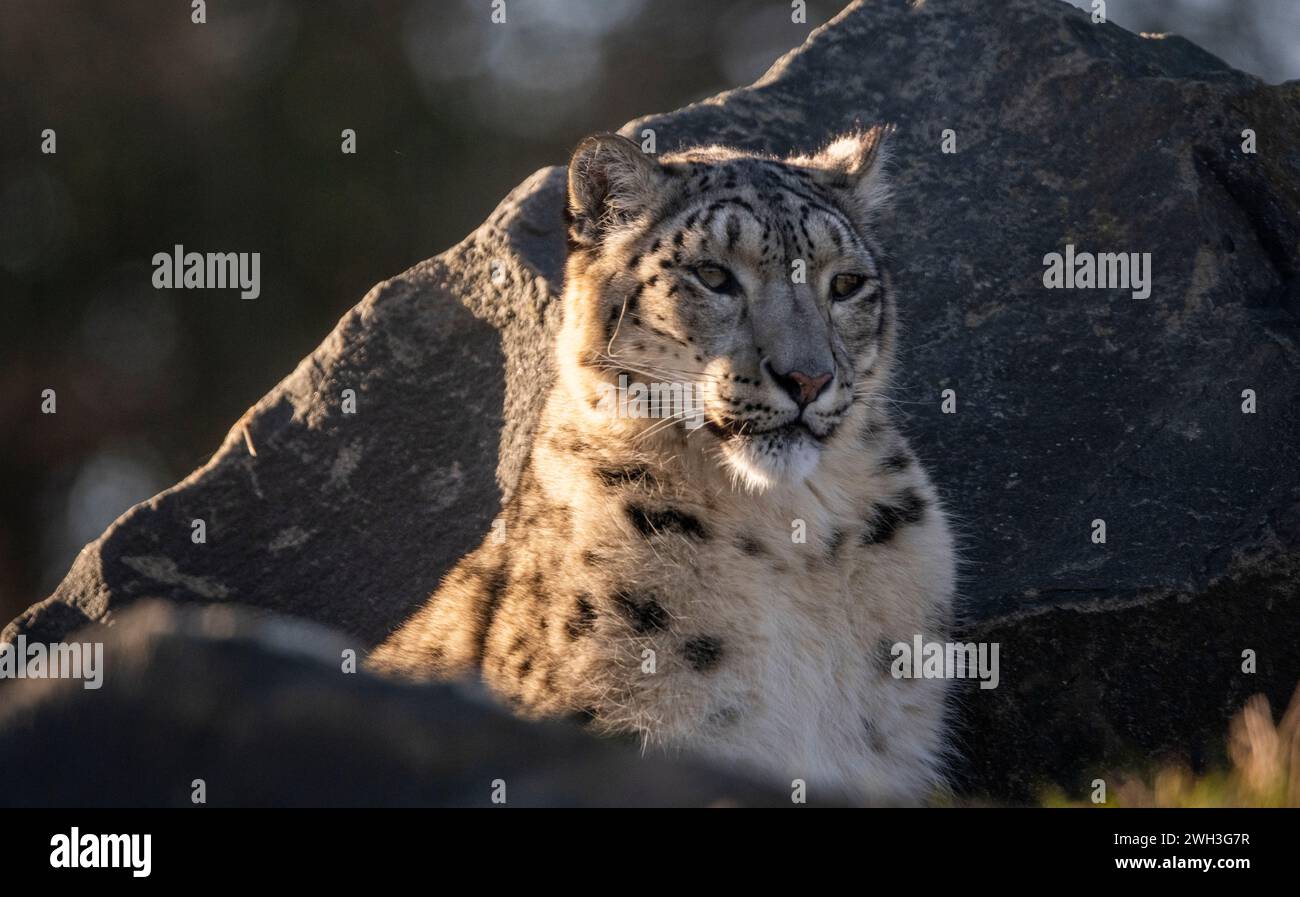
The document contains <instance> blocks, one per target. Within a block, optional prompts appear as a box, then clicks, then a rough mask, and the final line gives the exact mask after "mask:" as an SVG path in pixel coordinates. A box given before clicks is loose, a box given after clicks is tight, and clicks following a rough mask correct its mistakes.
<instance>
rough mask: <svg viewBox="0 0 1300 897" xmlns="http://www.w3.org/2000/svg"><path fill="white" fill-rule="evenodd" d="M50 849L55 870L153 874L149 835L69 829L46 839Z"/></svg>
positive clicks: (151, 836) (150, 837) (74, 827)
mask: <svg viewBox="0 0 1300 897" xmlns="http://www.w3.org/2000/svg"><path fill="white" fill-rule="evenodd" d="M50 846H51V847H53V848H54V849H53V850H51V851H50V866H51V867H53V868H55V869H130V870H131V875H132V876H134V877H135V878H148V877H149V873H150V872H151V871H153V835H92V834H89V833H87V834H84V835H83V834H82V833H81V830H80V829H78V828H77V827H76V826H73V828H72V831H71V832H69V833H68V834H66V835H62V834H60V835H55V836H54V837H52V838H50Z"/></svg>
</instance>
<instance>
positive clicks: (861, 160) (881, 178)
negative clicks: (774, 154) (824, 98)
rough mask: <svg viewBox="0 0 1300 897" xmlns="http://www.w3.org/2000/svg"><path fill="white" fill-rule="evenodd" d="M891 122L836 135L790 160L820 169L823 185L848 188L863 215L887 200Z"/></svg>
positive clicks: (888, 193)
mask: <svg viewBox="0 0 1300 897" xmlns="http://www.w3.org/2000/svg"><path fill="white" fill-rule="evenodd" d="M893 133H894V126H893V125H876V126H875V127H873V128H871V129H869V130H866V131H852V132H850V133H848V134H844V135H843V136H841V137H837V138H835V139H834V140H832V141H831V142H830V144H829V145H828V146H827V147H826V148H825V149H824V150H822V151H821V152H819V153H817V154H816V155H814V156H811V157H805V158H802V159H795V160H791V161H792V162H795V163H796V164H804V165H807V166H809V167H811V168H815V169H818V170H819V171H820V172H821V181H822V182H823V183H825V184H826V185H827V186H830V187H836V188H838V189H842V190H848V191H850V192H851V193H852V194H853V196H854V197H856V199H857V201H858V206H859V208H860V209H861V210H862V211H863V212H864V213H867V214H870V213H871V212H872V211H875V210H876V209H878V208H879V207H881V206H883V205H886V204H887V203H888V202H889V197H890V189H889V179H888V177H887V175H886V171H885V169H886V168H887V167H888V164H889V158H890V152H889V142H890V138H891V137H892V135H893Z"/></svg>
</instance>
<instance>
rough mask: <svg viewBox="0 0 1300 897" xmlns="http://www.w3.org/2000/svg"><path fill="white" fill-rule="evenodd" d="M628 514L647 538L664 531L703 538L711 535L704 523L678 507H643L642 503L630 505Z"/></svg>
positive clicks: (633, 523) (638, 530)
mask: <svg viewBox="0 0 1300 897" xmlns="http://www.w3.org/2000/svg"><path fill="white" fill-rule="evenodd" d="M627 516H628V518H629V519H630V520H631V521H632V525H633V526H635V527H636V529H637V532H639V533H640V534H641V535H643V536H645V537H646V538H649V537H650V536H657V535H662V534H664V533H681V534H682V535H684V536H690V537H692V538H695V539H701V540H703V539H707V538H708V537H709V534H708V531H707V530H705V529H704V524H702V523H700V521H699V520H698V519H696V518H695V517H693V516H691V515H690V514H687V513H686V512H684V511H679V510H677V509H676V508H643V507H641V506H640V505H628V506H627Z"/></svg>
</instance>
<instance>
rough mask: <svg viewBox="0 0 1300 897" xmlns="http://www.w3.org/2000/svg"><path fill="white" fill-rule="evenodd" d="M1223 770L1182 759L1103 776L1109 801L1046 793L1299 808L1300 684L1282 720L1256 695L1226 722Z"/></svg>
mask: <svg viewBox="0 0 1300 897" xmlns="http://www.w3.org/2000/svg"><path fill="white" fill-rule="evenodd" d="M1227 747H1228V757H1229V758H1230V764H1229V766H1228V767H1227V768H1225V769H1219V770H1213V771H1210V772H1206V773H1204V774H1201V775H1197V774H1196V773H1194V772H1192V771H1191V770H1190V769H1188V768H1187V767H1186V766H1184V765H1181V764H1172V765H1166V766H1163V767H1160V768H1158V769H1156V770H1155V771H1154V772H1152V773H1148V774H1145V775H1135V774H1132V773H1128V774H1121V775H1117V776H1110V775H1108V776H1103V777H1102V778H1104V780H1105V781H1106V782H1108V783H1110V782H1115V783H1116V784H1115V785H1114V786H1113V787H1108V788H1107V792H1106V803H1105V804H1103V805H1098V804H1093V803H1092V802H1091V801H1088V800H1082V801H1075V800H1071V799H1069V798H1068V797H1066V796H1065V794H1064V793H1063V792H1061V791H1059V790H1053V791H1051V792H1049V793H1047V794H1046V795H1045V796H1044V798H1043V804H1044V805H1045V806H1051V807H1092V806H1107V807H1300V688H1298V689H1297V690H1296V693H1295V696H1294V697H1293V698H1292V699H1291V706H1290V707H1289V708H1288V709H1287V711H1286V713H1284V714H1283V716H1282V719H1281V720H1280V721H1278V722H1277V723H1274V720H1273V712H1272V709H1271V708H1270V707H1269V704H1268V699H1267V698H1265V697H1264V696H1263V695H1255V696H1254V697H1253V698H1251V699H1250V700H1249V701H1248V702H1247V703H1246V706H1245V707H1244V708H1243V709H1242V710H1241V712H1240V713H1238V714H1237V715H1236V716H1235V717H1233V719H1232V722H1231V723H1230V724H1229V727H1228V744H1227Z"/></svg>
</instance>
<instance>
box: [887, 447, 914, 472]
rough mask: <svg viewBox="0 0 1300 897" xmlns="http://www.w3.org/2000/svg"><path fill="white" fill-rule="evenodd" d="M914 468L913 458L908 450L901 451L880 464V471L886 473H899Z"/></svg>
mask: <svg viewBox="0 0 1300 897" xmlns="http://www.w3.org/2000/svg"><path fill="white" fill-rule="evenodd" d="M911 466H912V456H911V455H910V454H908V452H907V450H906V449H899V450H898V451H896V452H894V453H893V454H891V455H889V456H888V457H887V458H885V460H883V461H881V462H880V469H881V470H883V471H885V472H886V473H898V472H900V471H903V470H907V468H909V467H911Z"/></svg>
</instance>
